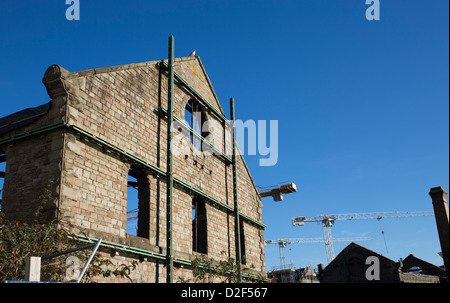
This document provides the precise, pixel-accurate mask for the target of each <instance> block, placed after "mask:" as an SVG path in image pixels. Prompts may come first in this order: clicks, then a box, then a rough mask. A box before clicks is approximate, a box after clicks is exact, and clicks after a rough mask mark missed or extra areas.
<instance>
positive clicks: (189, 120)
mask: <svg viewBox="0 0 450 303" xmlns="http://www.w3.org/2000/svg"><path fill="white" fill-rule="evenodd" d="M184 119H185V121H186V124H187V125H188V126H189V127H191V128H192V129H193V130H194V131H195V132H197V133H198V134H200V135H201V136H202V137H203V138H206V137H208V135H209V131H207V130H205V129H206V128H207V125H205V122H206V114H205V111H204V110H203V109H202V107H201V106H200V105H199V103H198V102H197V101H195V100H194V99H191V100H189V102H188V103H187V104H186V108H185V111H184ZM189 138H190V140H191V143H192V145H194V147H195V148H196V149H198V150H204V149H206V148H209V146H207V144H205V145H204V146H203V147H202V141H201V140H200V139H199V138H198V137H196V136H194V135H193V134H192V133H190V134H189Z"/></svg>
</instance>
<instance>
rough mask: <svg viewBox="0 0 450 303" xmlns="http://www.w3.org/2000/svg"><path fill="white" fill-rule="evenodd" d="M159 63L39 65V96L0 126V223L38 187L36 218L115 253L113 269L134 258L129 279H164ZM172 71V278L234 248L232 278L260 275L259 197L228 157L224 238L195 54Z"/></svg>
mask: <svg viewBox="0 0 450 303" xmlns="http://www.w3.org/2000/svg"><path fill="white" fill-rule="evenodd" d="M167 62H168V61H167V60H163V61H150V62H145V63H137V64H129V65H122V66H115V67H107V68H98V69H90V70H85V71H80V72H69V71H67V70H65V69H64V68H62V67H60V66H58V65H52V66H50V67H49V68H48V69H47V71H46V72H45V75H44V77H43V84H44V85H45V87H46V89H47V92H48V94H49V96H50V99H51V101H50V102H49V103H47V104H44V105H42V106H39V107H37V108H33V109H26V110H23V111H20V112H18V113H15V114H12V115H9V116H6V117H4V118H2V119H0V159H2V162H5V161H6V170H5V173H4V174H3V176H4V186H3V191H2V194H3V196H2V208H1V211H2V212H3V213H4V214H5V216H6V218H8V219H14V220H22V221H31V220H33V219H34V215H35V213H36V209H37V208H38V207H39V203H40V202H39V198H38V196H39V192H40V191H41V190H42V188H45V187H46V186H48V185H50V189H51V191H52V192H53V194H54V195H53V196H54V198H53V199H52V200H51V201H49V202H48V203H47V204H46V205H45V206H44V215H45V220H52V219H55V218H57V217H58V216H64V217H67V218H69V220H70V222H71V223H72V224H73V225H74V226H76V227H77V228H80V229H82V230H83V231H84V232H85V233H86V235H87V236H88V237H89V238H92V239H98V238H102V239H103V244H102V246H101V248H102V249H103V250H102V249H101V250H100V253H103V254H104V255H105V256H110V252H109V251H108V250H107V249H111V248H112V249H117V251H118V252H119V255H118V256H114V257H111V258H112V261H113V262H115V263H119V262H123V261H124V260H128V261H129V260H139V264H138V267H137V269H136V270H135V271H133V272H132V273H131V276H132V278H133V279H134V280H135V281H138V282H165V281H166V265H167V262H166V261H167V254H168V251H167V243H166V239H167V228H166V227H167V221H166V219H167V213H166V211H167V205H166V201H167V199H166V196H167V195H166V192H167V186H166V184H167V181H166V180H167V179H166V169H167V166H166V165H167V164H166V163H167V137H168V136H167V135H168V134H167V121H168V118H167V116H168V112H167V108H168V93H167V92H168V89H169V88H168V63H167ZM174 71H175V73H174V87H173V90H174V93H173V108H174V111H173V116H174V122H176V123H174V132H173V137H174V147H173V148H174V151H173V207H172V231H171V232H172V233H173V234H172V239H173V246H172V250H173V255H172V256H171V257H173V258H172V259H173V264H174V269H173V277H174V280H175V281H176V279H177V278H178V277H182V278H183V279H190V278H192V272H191V270H190V268H189V264H190V263H189V262H190V260H192V259H194V258H195V257H197V256H200V255H206V256H207V257H209V258H213V259H215V260H224V259H227V258H228V257H231V258H235V255H236V250H235V247H236V243H238V242H239V243H240V246H241V247H240V251H241V255H242V264H243V265H242V267H243V273H244V276H248V277H250V276H253V275H255V276H262V277H265V276H266V274H265V256H264V238H263V229H264V227H265V226H264V225H263V224H262V204H261V198H260V196H259V193H258V190H257V188H256V186H255V184H254V183H253V180H252V177H251V175H250V173H249V170H248V168H247V166H246V164H245V162H244V159H243V158H242V156H236V162H235V163H236V170H237V196H238V199H239V218H240V220H239V221H240V223H239V224H240V238H241V239H240V240H239V241H236V239H235V219H234V204H233V197H234V193H233V171H232V165H231V154H232V152H231V147H232V144H231V136H230V131H229V127H228V125H229V123H228V122H227V121H226V118H225V116H224V112H223V110H222V108H221V105H220V104H219V101H218V99H217V96H216V95H215V93H214V90H213V87H212V85H211V82H210V80H209V78H208V76H207V74H206V72H205V69H204V66H203V64H202V62H201V60H200V58H199V57H185V58H177V59H175V60H174ZM199 121H208V122H211V123H208V125H207V126H202V124H200V123H199ZM205 138H206V139H205ZM49 182H50V183H49ZM132 190H137V197H138V198H137V200H138V202H137V208H138V210H136V212H135V213H130V212H129V211H128V216H134V217H135V219H136V217H137V232H136V235H132V234H129V233H127V222H129V221H128V220H127V203H129V201H128V200H129V199H128V198H127V197H128V195H129V193H130V191H132ZM128 210H129V207H128ZM81 238H83V237H81ZM114 260H115V261H114ZM115 279H116V278H114V277H112V278H109V279H108V280H105V281H116V280H115Z"/></svg>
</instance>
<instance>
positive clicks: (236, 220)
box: [230, 98, 242, 282]
mask: <svg viewBox="0 0 450 303" xmlns="http://www.w3.org/2000/svg"><path fill="white" fill-rule="evenodd" d="M230 113H231V123H232V124H231V125H232V138H231V146H232V148H233V156H232V158H231V162H232V166H233V197H234V238H235V243H236V244H235V246H236V267H237V273H238V281H239V282H242V272H241V261H242V260H241V257H242V256H241V231H240V228H241V224H240V222H239V207H238V206H239V204H238V193H237V171H236V129H235V124H234V98H230Z"/></svg>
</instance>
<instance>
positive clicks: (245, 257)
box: [239, 220, 247, 265]
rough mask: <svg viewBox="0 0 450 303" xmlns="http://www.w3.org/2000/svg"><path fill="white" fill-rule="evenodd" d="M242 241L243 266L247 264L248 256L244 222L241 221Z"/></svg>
mask: <svg viewBox="0 0 450 303" xmlns="http://www.w3.org/2000/svg"><path fill="white" fill-rule="evenodd" d="M239 226H240V227H239V229H240V241H241V264H244V265H245V264H247V255H246V254H245V229H244V222H243V221H242V220H239Z"/></svg>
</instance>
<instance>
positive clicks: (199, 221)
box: [192, 197, 208, 254]
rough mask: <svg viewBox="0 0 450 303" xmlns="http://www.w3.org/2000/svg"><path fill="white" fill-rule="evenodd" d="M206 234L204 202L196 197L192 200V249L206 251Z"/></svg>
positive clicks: (200, 251) (204, 252)
mask: <svg viewBox="0 0 450 303" xmlns="http://www.w3.org/2000/svg"><path fill="white" fill-rule="evenodd" d="M207 239H208V234H207V218H206V207H205V202H204V201H203V200H201V199H200V198H198V197H194V199H193V200H192V250H193V251H195V252H199V253H202V254H207V253H208V243H207V242H208V241H207Z"/></svg>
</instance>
